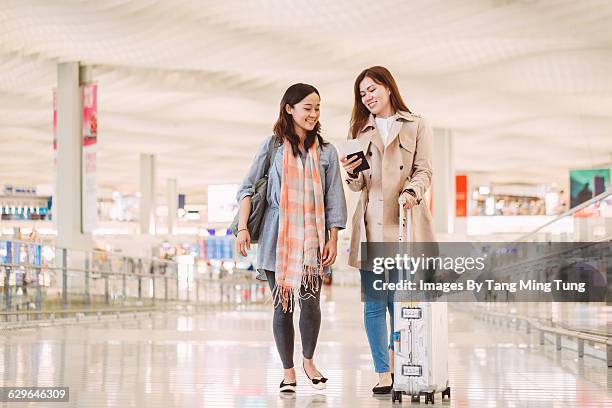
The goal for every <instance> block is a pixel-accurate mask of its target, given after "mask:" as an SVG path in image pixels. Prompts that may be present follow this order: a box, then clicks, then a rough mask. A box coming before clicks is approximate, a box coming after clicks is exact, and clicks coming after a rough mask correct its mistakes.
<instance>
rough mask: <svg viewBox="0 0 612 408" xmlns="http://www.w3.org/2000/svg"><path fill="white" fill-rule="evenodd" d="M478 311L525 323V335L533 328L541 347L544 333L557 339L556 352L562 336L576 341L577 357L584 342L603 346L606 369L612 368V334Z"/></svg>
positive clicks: (582, 350)
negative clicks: (538, 334)
mask: <svg viewBox="0 0 612 408" xmlns="http://www.w3.org/2000/svg"><path fill="white" fill-rule="evenodd" d="M478 311H479V312H480V313H481V314H483V315H489V316H492V317H499V318H502V319H510V320H512V319H516V321H517V322H520V321H524V322H526V323H527V333H529V330H530V328H531V327H533V328H534V329H535V330H538V331H539V332H540V344H541V345H544V334H545V333H548V334H553V335H555V336H556V338H557V339H556V349H557V350H561V349H562V343H561V337H562V336H565V337H569V338H574V339H576V340H578V357H584V342H585V341H588V342H592V343H598V344H603V345H604V346H606V350H605V353H606V362H607V365H608V367H612V334H608V333H601V334H595V333H589V332H586V331H583V330H575V329H571V328H566V327H564V328H560V327H551V326H547V325H544V324H543V323H541V321H540V320H539V319H535V318H531V317H526V316H519V315H513V314H509V313H501V312H491V311H488V310H482V309H480V310H478ZM516 327H517V329H518V325H517V326H516Z"/></svg>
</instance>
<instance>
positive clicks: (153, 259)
mask: <svg viewBox="0 0 612 408" xmlns="http://www.w3.org/2000/svg"><path fill="white" fill-rule="evenodd" d="M0 241H7V242H11V243H17V244H20V245H41V246H43V245H44V246H50V247H53V248H55V249H59V250H62V249H65V250H67V251H71V252H81V253H84V254H86V253H89V252H91V253H92V254H93V253H96V254H102V255H106V256H109V257H113V258H130V259H142V260H147V261H151V262H159V263H167V264H173V265H176V264H177V263H178V262H176V261H172V260H169V259H162V258H157V257H153V256H149V257H146V256H136V255H130V254H124V253H120V252H109V251H105V250H103V249H98V248H92V249H78V248H68V247H62V246H59V245H55V244H50V243H44V242H41V241H26V240H23V239H14V238H3V237H2V236H0Z"/></svg>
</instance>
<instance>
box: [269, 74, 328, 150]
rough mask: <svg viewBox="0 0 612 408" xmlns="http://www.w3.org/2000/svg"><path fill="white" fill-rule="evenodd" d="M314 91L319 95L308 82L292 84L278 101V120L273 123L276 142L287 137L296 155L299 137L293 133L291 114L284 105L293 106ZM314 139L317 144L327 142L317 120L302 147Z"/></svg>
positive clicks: (308, 145) (306, 146) (312, 142)
mask: <svg viewBox="0 0 612 408" xmlns="http://www.w3.org/2000/svg"><path fill="white" fill-rule="evenodd" d="M313 92H314V93H316V94H317V95H319V97H321V95H320V94H319V91H318V90H317V88H315V87H314V86H312V85H308V84H302V83H298V84H293V85H291V86H290V87H289V88H287V90H286V91H285V94H284V95H283V97H282V99H281V101H280V112H279V114H278V120H277V121H276V123H275V124H274V135H275V136H276V139H277V143H279V144H280V143H283V139H287V140H288V141H289V143H291V150H292V151H293V155H294V156H297V155H298V153H299V147H298V146H299V143H300V138H299V137H298V135H297V134H296V133H295V129H294V127H293V116H291V114H289V113H288V112H287V110H286V109H285V106H287V105H289V106H295V105H296V104H298V103H300V102H301V101H302V100H303V99H304V98H305V97H307V96H308V95H310V94H311V93H313ZM315 139H318V140H319V145H320V146H323V145H326V144H327V142H325V141H324V140H323V137H321V123H320V122H319V121H317V124H316V125H315V127H314V129H312V130H310V131H308V133H307V134H306V140H304V148H305V149H306V150H308V149H309V148H310V146H312V145H313V144H314V142H315Z"/></svg>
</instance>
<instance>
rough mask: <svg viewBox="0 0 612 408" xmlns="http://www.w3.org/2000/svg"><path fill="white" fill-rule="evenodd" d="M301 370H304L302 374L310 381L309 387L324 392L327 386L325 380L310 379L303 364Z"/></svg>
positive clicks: (319, 378) (320, 378) (321, 378)
mask: <svg viewBox="0 0 612 408" xmlns="http://www.w3.org/2000/svg"><path fill="white" fill-rule="evenodd" d="M302 369H303V370H304V374H306V377H308V379H309V380H310V383H311V384H310V386H311V387H312V388H314V389H315V390H324V389H325V388H326V387H327V385H325V383H326V382H327V378H325V377H323V376H321V377H316V378H310V376H309V375H308V373H307V372H306V367H304V363H302Z"/></svg>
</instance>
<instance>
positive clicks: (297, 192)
mask: <svg viewBox="0 0 612 408" xmlns="http://www.w3.org/2000/svg"><path fill="white" fill-rule="evenodd" d="M318 144H319V143H318V140H317V141H316V142H315V143H313V145H312V146H311V147H310V148H309V149H308V152H307V154H306V163H305V167H304V165H303V164H302V160H301V159H300V158H299V157H296V156H294V155H293V151H292V149H291V143H290V142H289V141H288V140H285V142H284V153H283V169H282V173H283V174H282V179H281V192H280V208H279V225H278V242H277V247H276V287H275V288H274V293H273V296H274V303H275V305H276V304H277V302H278V303H280V304H282V306H283V311H287V310H288V309H289V310H292V309H293V297H292V296H293V294H294V293H295V294H297V295H298V297H299V298H300V299H302V298H308V297H309V296H308V290H309V289H310V290H311V291H315V290H317V289H318V285H319V277H322V276H323V266H322V264H323V261H322V255H323V246H324V244H325V211H324V204H323V186H322V184H321V172H320V167H319V152H318V150H317V147H318ZM302 286H303V287H304V290H300V288H301V287H302ZM310 296H313V295H312V294H311V295H310Z"/></svg>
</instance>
